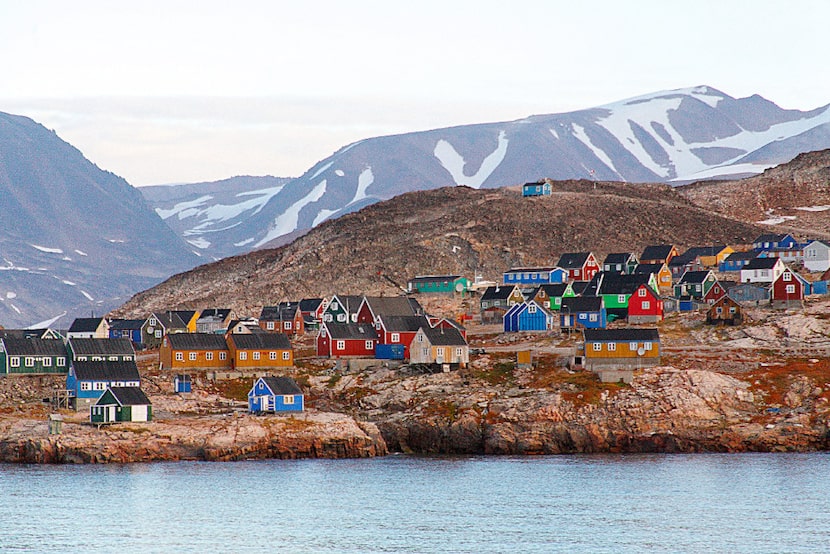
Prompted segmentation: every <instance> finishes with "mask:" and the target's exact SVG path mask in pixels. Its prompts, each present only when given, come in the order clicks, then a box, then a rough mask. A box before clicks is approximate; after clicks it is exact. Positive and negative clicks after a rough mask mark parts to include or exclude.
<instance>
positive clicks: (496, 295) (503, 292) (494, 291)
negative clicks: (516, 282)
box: [481, 285, 516, 300]
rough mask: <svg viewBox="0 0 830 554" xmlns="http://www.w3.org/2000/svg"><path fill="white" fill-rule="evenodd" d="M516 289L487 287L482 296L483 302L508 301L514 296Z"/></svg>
mask: <svg viewBox="0 0 830 554" xmlns="http://www.w3.org/2000/svg"><path fill="white" fill-rule="evenodd" d="M515 288H516V287H515V286H513V285H496V286H494V287H487V288H486V289H485V290H484V294H482V295H481V299H482V300H507V299H508V298H510V295H511V294H513V290H514V289H515Z"/></svg>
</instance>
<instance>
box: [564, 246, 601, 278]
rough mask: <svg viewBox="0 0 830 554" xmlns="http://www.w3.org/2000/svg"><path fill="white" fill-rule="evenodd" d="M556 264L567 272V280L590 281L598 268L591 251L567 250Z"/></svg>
mask: <svg viewBox="0 0 830 554" xmlns="http://www.w3.org/2000/svg"><path fill="white" fill-rule="evenodd" d="M556 265H557V266H558V267H561V268H562V269H564V270H565V271H567V272H568V281H580V280H583V281H590V280H591V279H593V278H594V275H596V274H597V272H599V270H600V267H599V263H598V262H597V258H596V256H594V254H593V253H592V252H567V253H565V254H562V256H560V258H559V262H557V264H556Z"/></svg>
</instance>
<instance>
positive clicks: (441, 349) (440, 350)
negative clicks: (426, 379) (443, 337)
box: [435, 346, 444, 358]
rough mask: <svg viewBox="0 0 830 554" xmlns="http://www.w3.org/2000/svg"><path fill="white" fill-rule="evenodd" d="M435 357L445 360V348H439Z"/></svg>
mask: <svg viewBox="0 0 830 554" xmlns="http://www.w3.org/2000/svg"><path fill="white" fill-rule="evenodd" d="M435 356H436V357H438V358H443V357H444V347H443V346H439V347H438V348H436V349H435Z"/></svg>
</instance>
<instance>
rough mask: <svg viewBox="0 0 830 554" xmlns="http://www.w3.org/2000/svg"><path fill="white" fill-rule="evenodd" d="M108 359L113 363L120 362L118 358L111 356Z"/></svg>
mask: <svg viewBox="0 0 830 554" xmlns="http://www.w3.org/2000/svg"><path fill="white" fill-rule="evenodd" d="M107 359H108V360H109V361H111V362H117V361H118V356H110V357H109V358H107Z"/></svg>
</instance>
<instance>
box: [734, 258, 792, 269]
mask: <svg viewBox="0 0 830 554" xmlns="http://www.w3.org/2000/svg"><path fill="white" fill-rule="evenodd" d="M779 263H783V262H782V261H781V259H780V258H752V259H751V260H750V261H749V263H748V264H746V265H745V266H744V267H743V269H746V270H753V269H772V268H773V267H775V266H776V264H779Z"/></svg>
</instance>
